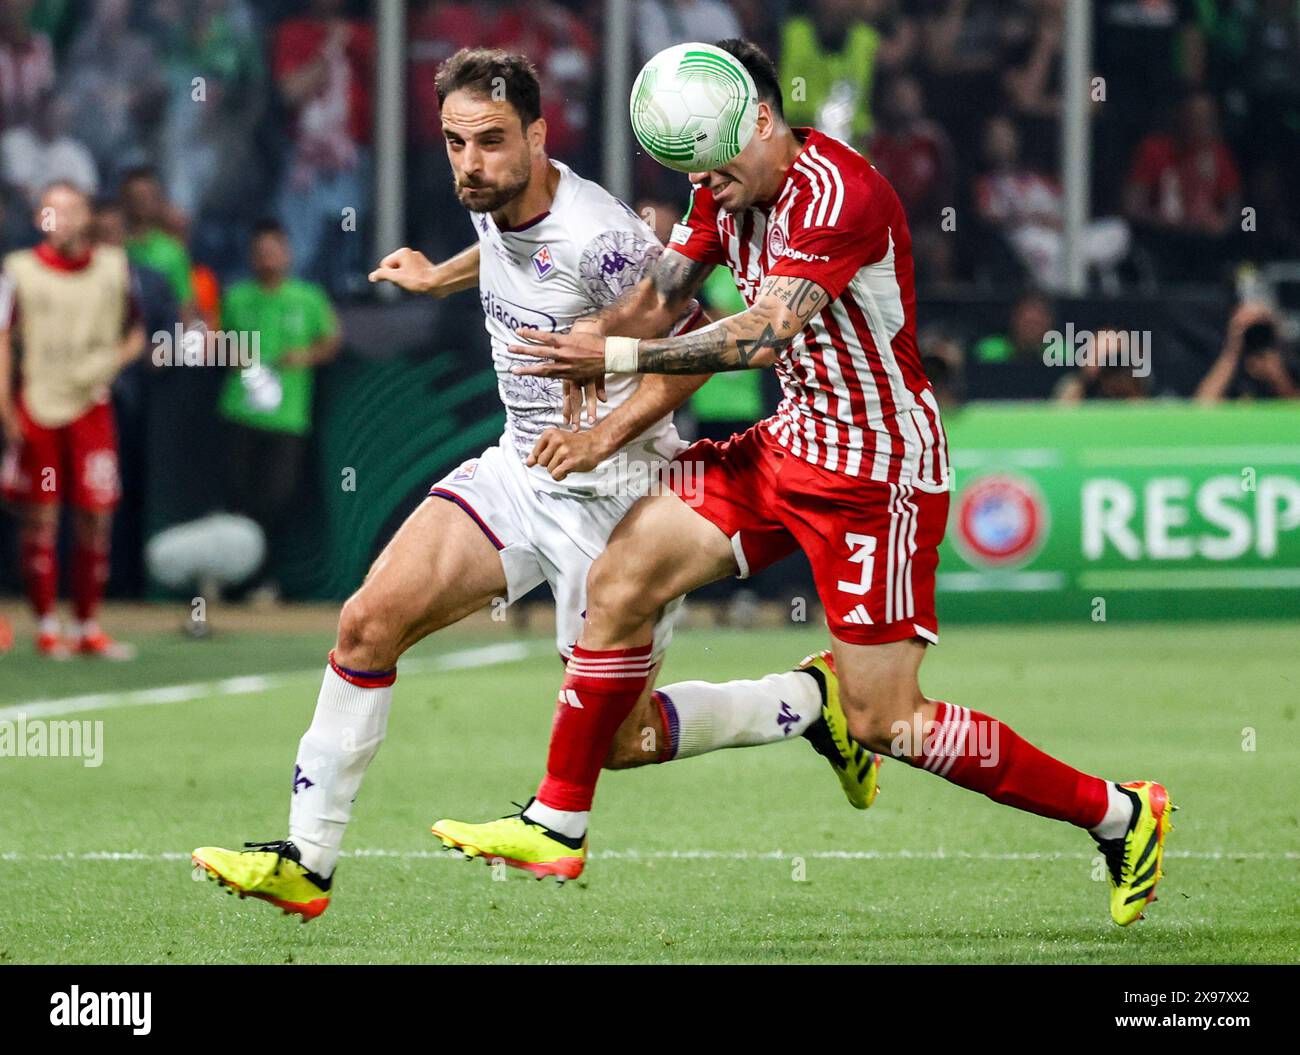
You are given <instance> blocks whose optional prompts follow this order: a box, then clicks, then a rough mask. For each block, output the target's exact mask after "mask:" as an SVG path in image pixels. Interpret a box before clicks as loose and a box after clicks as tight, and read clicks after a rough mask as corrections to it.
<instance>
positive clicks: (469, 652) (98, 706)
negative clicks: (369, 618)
mask: <svg viewBox="0 0 1300 1055" xmlns="http://www.w3.org/2000/svg"><path fill="white" fill-rule="evenodd" d="M548 647H549V646H548ZM537 648H540V646H530V645H528V644H525V643H524V642H522V641H508V642H503V643H502V644H499V645H484V646H482V647H481V648H466V649H462V650H460V651H459V652H448V653H447V654H446V655H442V656H434V657H431V658H429V659H408V660H404V661H403V662H402V663H401V665H400V667H399V673H401V674H430V673H438V672H441V671H451V670H464V669H465V668H467V667H481V666H490V665H492V664H497V663H516V662H518V661H519V660H522V659H527V658H528V657H529V656H530V655H532V654H533V652H534V651H535V650H536V649H537ZM324 669H325V668H324V666H321V667H314V668H312V669H311V670H297V671H286V672H282V673H279V674H252V675H243V676H241V677H236V678H222V679H220V680H219V681H193V682H189V683H187V684H184V685H162V686H158V687H157V688H152V689H131V690H129V691H126V692H95V693H89V694H87V695H84V696H64V697H61V698H56V699H41V700H29V701H28V702H26V703H15V704H10V705H8V706H5V707H0V720H2V719H7V718H17V717H18V716H19V715H23V716H25V717H27V718H54V717H58V716H60V715H65V714H82V713H84V712H86V711H108V710H116V709H117V708H119V707H138V706H144V705H154V706H157V705H160V704H168V703H189V702H191V701H193V700H203V699H209V698H211V697H213V696H246V695H248V694H250V693H254V692H265V691H267V690H268V689H278V688H282V687H284V686H286V685H291V684H293V683H295V682H298V681H302V680H303V679H305V678H319V677H320V676H321V672H322V671H323V670H324Z"/></svg>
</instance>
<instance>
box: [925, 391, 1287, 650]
mask: <svg viewBox="0 0 1300 1055" xmlns="http://www.w3.org/2000/svg"><path fill="white" fill-rule="evenodd" d="M945 423H946V425H947V430H948V440H949V446H950V449H951V454H952V465H953V470H954V475H955V480H956V487H955V490H954V493H953V502H952V510H951V513H950V516H949V521H948V533H947V537H946V539H945V541H944V544H943V547H942V549H941V551H940V555H941V559H940V564H939V577H938V590H939V617H940V620H941V621H944V620H953V621H1024V620H1034V619H1054V620H1056V619H1059V620H1066V619H1097V620H1101V619H1105V620H1107V621H1124V620H1140V619H1211V618H1241V619H1249V618H1279V617H1280V618H1286V617H1293V618H1295V617H1300V404H1290V405H1287V404H1272V405H1269V404H1246V403H1241V404H1227V405H1223V406H1218V407H1200V406H1196V405H1192V404H1186V403H1169V404H1164V403H1144V404H1135V403H1115V404H1083V405H1079V406H1061V405H1044V404H1009V403H998V404H973V405H971V406H968V407H966V408H963V409H960V410H955V411H949V412H947V413H946V416H945ZM1298 644H1300V643H1298Z"/></svg>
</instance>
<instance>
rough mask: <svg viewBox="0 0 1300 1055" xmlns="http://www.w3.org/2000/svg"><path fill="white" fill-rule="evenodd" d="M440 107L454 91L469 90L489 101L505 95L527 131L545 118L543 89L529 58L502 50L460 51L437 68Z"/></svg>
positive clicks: (436, 85)
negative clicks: (485, 97) (501, 94)
mask: <svg viewBox="0 0 1300 1055" xmlns="http://www.w3.org/2000/svg"><path fill="white" fill-rule="evenodd" d="M434 86H435V87H436V88H437V90H438V105H439V106H441V105H442V104H443V102H445V101H446V99H447V96H449V95H450V94H451V93H452V92H457V91H468V92H473V93H475V94H476V95H484V96H487V97H488V98H489V99H498V98H500V93H502V92H504V93H505V99H506V102H508V103H509V104H510V105H511V106H513V107H514V108H515V113H517V114H518V115H519V120H520V122H521V123H522V124H523V126H524V127H525V128H527V127H528V126H529V125H531V124H532V123H533V122H534V121H536V120H537V119H538V118H539V117H541V116H542V86H541V84H540V83H539V82H538V80H537V70H536V69H534V68H533V64H532V63H531V62H529V61H528V59H527V58H526V57H525V56H523V55H519V54H517V53H515V52H510V51H502V50H501V49H500V48H461V49H460V51H458V52H456V54H455V55H453V56H452V57H451V58H449V59H448V60H447V61H446V62H444V63H443V64H442V65H441V66H439V67H438V75H437V77H436V78H434Z"/></svg>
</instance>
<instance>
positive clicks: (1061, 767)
mask: <svg viewBox="0 0 1300 1055" xmlns="http://www.w3.org/2000/svg"><path fill="white" fill-rule="evenodd" d="M907 754H910V755H911V756H912V757H910V758H908V759H907V761H910V762H911V763H912V765H914V766H918V767H920V768H922V769H928V770H929V771H930V772H931V773H936V774H938V775H939V776H941V777H943V778H944V779H945V780H950V781H952V782H953V783H954V784H957V785H959V786H961V787H963V788H969V789H970V790H971V791H978V792H979V793H980V794H982V795H987V796H988V797H989V798H991V799H992V800H993V801H994V802H1000V803H1002V804H1003V805H1004V806H1014V807H1015V808H1016V809H1019V810H1027V811H1028V812H1030V813H1037V814H1038V815H1039V816H1040V817H1051V818H1052V819H1053V820H1058V821H1069V822H1070V823H1071V824H1077V825H1078V826H1079V827H1080V828H1095V827H1096V826H1097V825H1098V824H1100V823H1101V820H1102V818H1103V817H1104V816H1105V815H1106V802H1107V791H1106V782H1105V781H1104V780H1102V779H1101V778H1100V777H1091V776H1088V774H1086V773H1080V772H1079V771H1078V770H1077V769H1073V768H1071V767H1070V766H1067V765H1066V764H1065V763H1064V762H1059V761H1057V760H1056V759H1055V758H1053V757H1052V756H1051V755H1047V754H1044V753H1043V752H1042V751H1040V750H1038V748H1036V747H1035V746H1034V745H1033V744H1031V743H1030V742H1029V741H1028V740H1025V739H1023V738H1022V737H1021V736H1019V735H1018V734H1017V733H1016V731H1015V730H1014V729H1012V728H1011V727H1010V726H1009V725H1004V724H1003V723H1002V722H1000V721H998V720H997V719H996V718H990V717H989V716H988V715H987V714H980V713H979V712H978V711H970V710H967V709H966V708H965V707H956V706H954V705H953V704H951V703H943V702H942V701H940V702H939V710H938V713H937V714H936V715H935V721H934V724H933V725H932V726H931V725H927V726H926V728H925V730H924V735H923V736H922V737H921V743H920V750H919V751H913V752H907Z"/></svg>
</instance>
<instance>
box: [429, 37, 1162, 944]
mask: <svg viewBox="0 0 1300 1055" xmlns="http://www.w3.org/2000/svg"><path fill="white" fill-rule="evenodd" d="M719 46H721V47H723V48H724V49H726V50H727V51H729V52H730V53H731V54H733V55H735V56H736V57H737V58H738V59H740V61H741V62H742V64H743V65H744V66H745V68H746V69H747V70H748V71H749V74H750V76H751V77H752V79H753V81H754V85H755V88H756V90H757V94H758V98H759V116H758V122H757V126H756V129H755V132H754V135H753V137H752V139H751V140H750V141H749V143H748V144H747V145H746V146H745V148H744V149H743V150H742V151H741V152H740V153H739V154H738V155H737V156H736V157H735V158H733V159H732V161H731V162H729V163H728V164H726V165H724V166H722V167H721V168H719V169H716V170H713V171H710V172H699V173H692V174H691V177H690V178H691V182H692V184H693V185H694V194H693V198H692V202H691V206H690V209H689V211H688V213H687V216H686V217H685V220H684V222H683V223H681V224H679V225H677V227H676V228H675V229H674V231H673V235H672V238H671V239H670V244H669V247H668V250H667V251H666V252H665V253H664V254H663V256H662V258H661V259H660V261H659V262H658V264H657V265H656V267H655V269H654V271H653V272H652V273H651V274H650V275H649V276H648V277H646V278H645V279H643V280H642V282H641V283H640V284H639V285H638V286H637V287H635V289H633V290H631V291H630V292H629V293H628V294H626V295H625V296H624V297H623V298H622V299H621V300H620V301H618V302H616V303H615V304H613V305H611V306H610V307H609V308H607V309H605V310H604V311H602V312H600V313H599V314H597V315H596V316H594V317H592V318H591V319H590V320H584V321H583V322H582V323H580V324H579V325H575V326H574V328H573V329H572V331H571V332H570V333H568V334H550V333H546V334H543V333H541V332H539V331H533V330H521V331H519V332H520V335H521V337H523V338H525V339H526V340H527V341H529V342H533V343H530V344H523V343H522V342H521V344H520V345H518V346H512V349H511V350H512V351H516V352H529V351H531V353H532V354H534V355H537V356H538V357H539V358H540V362H539V364H538V365H537V366H529V367H524V368H520V371H521V372H524V373H533V374H539V375H541V376H547V377H563V378H566V379H568V380H570V381H574V382H590V381H591V380H592V379H598V378H601V377H603V376H604V375H605V374H607V373H666V374H672V373H683V374H688V373H689V374H698V373H702V372H715V371H722V370H739V369H746V368H756V367H768V366H774V367H775V368H776V370H777V373H778V375H779V377H780V381H781V387H782V390H783V393H784V399H783V400H782V402H781V405H780V407H779V408H778V410H777V411H776V413H775V414H774V415H773V416H772V417H770V418H768V419H766V420H764V421H761V422H759V423H758V424H756V425H754V426H753V427H752V428H750V429H749V430H748V431H747V432H744V433H742V434H741V435H738V436H733V437H732V438H731V439H730V440H729V441H727V442H726V443H722V444H718V443H714V442H711V441H704V442H701V443H697V444H695V445H694V446H693V447H690V448H689V449H687V450H686V451H684V452H683V453H682V454H681V455H680V456H679V458H678V460H677V465H676V468H678V469H679V470H680V471H679V472H676V473H674V474H672V475H671V476H670V477H669V483H670V484H677V483H680V482H681V481H684V480H688V479H689V480H690V482H691V484H692V494H695V495H702V500H701V501H699V502H698V503H688V502H687V501H684V500H683V499H684V498H685V497H687V495H686V492H685V490H679V492H678V493H677V494H674V493H664V494H657V495H652V496H650V497H647V498H643V499H641V500H640V501H639V502H638V503H637V504H636V505H634V506H633V507H632V509H631V511H630V512H629V513H628V515H627V517H626V518H625V519H624V520H623V521H622V523H621V524H620V525H619V526H618V527H617V528H616V529H615V531H614V533H613V535H612V536H611V538H610V541H609V545H608V548H607V549H606V550H605V552H604V554H603V555H602V556H601V557H599V558H598V559H597V560H596V562H595V563H594V564H593V566H592V568H591V572H590V574H589V577H588V587H587V590H588V592H587V614H586V621H585V624H584V628H583V632H582V636H581V638H580V640H579V643H578V647H577V648H576V649H575V650H574V654H573V659H572V660H571V661H570V662H569V664H568V667H567V670H566V675H565V678H564V683H563V687H562V689H561V692H560V695H559V701H558V704H557V710H556V717H555V724H554V727H553V730H552V736H551V746H550V754H549V757H548V760H547V773H546V778H545V779H544V780H543V781H542V784H541V786H540V788H539V789H538V792H537V795H536V797H535V798H534V799H533V800H532V801H531V802H530V803H529V804H528V806H526V807H525V808H524V809H523V810H521V811H520V812H519V813H518V814H515V815H512V816H508V817H505V818H502V819H500V820H497V821H492V822H489V823H487V824H465V823H462V822H457V821H439V822H438V823H437V824H436V825H435V826H434V833H435V835H437V836H438V837H439V838H441V839H442V841H443V843H444V844H445V845H447V846H449V847H455V848H458V849H461V850H462V851H464V852H467V853H469V854H471V855H482V856H484V857H485V858H487V859H489V860H491V859H493V858H496V857H500V858H502V859H503V860H505V861H506V862H507V863H508V864H513V865H517V866H520V867H526V868H528V870H529V871H532V872H534V874H539V870H538V867H537V865H538V863H539V862H541V863H545V864H548V865H554V866H555V867H556V868H557V870H560V869H562V870H564V873H565V874H567V875H569V876H570V877H572V875H573V874H575V871H578V870H580V869H581V866H582V864H583V863H584V861H585V854H586V844H585V841H584V840H583V839H582V838H581V837H575V836H574V835H573V834H572V833H573V832H574V831H575V830H581V831H584V832H585V821H586V814H587V811H588V810H589V809H590V806H591V801H592V796H593V792H594V788H595V784H596V778H597V776H598V775H599V772H600V768H601V763H602V761H603V760H604V758H605V756H606V754H607V753H608V750H609V745H610V743H611V741H612V739H613V737H614V734H615V732H616V731H617V730H618V728H619V725H620V724H621V723H622V721H623V720H624V718H625V717H626V716H627V715H628V714H629V713H631V712H632V710H633V708H635V707H644V706H645V703H646V699H647V697H651V695H652V692H653V687H652V686H651V685H650V665H649V663H650V641H651V629H652V627H653V624H654V620H655V615H656V613H657V612H658V611H659V610H660V609H661V608H662V607H663V606H664V605H665V604H667V603H669V602H670V601H672V600H673V599H674V598H676V597H678V596H681V595H682V594H685V593H689V592H690V591H691V590H694V589H696V588H697V587H700V586H703V585H704V584H706V583H709V582H712V581H714V580H716V579H719V578H722V577H724V576H727V575H739V576H741V577H744V576H748V575H752V574H754V573H756V572H758V571H760V570H761V569H762V568H764V567H766V566H767V565H769V564H771V563H773V562H774V561H776V560H778V559H780V558H781V557H784V556H786V555H787V554H789V553H791V552H793V551H794V550H795V549H800V550H802V551H803V552H804V554H805V555H806V556H807V557H808V560H809V563H810V564H811V566H812V571H813V576H814V580H815V582H816V585H817V591H818V595H819V597H820V599H821V601H822V604H823V606H824V608H825V611H826V621H827V624H828V628H829V630H830V633H831V656H829V657H827V660H826V661H825V663H824V675H825V677H826V678H827V679H828V681H830V682H831V685H830V689H831V691H832V692H836V693H838V696H839V701H840V705H841V707H842V715H843V718H844V722H845V726H846V728H845V729H844V730H841V731H840V732H842V733H843V734H844V735H845V736H846V738H851V740H852V741H856V742H857V743H858V744H861V745H863V746H865V747H866V748H867V749H869V750H872V751H878V752H881V753H882V754H883V753H889V754H892V755H893V756H894V757H896V758H898V759H900V760H901V761H903V762H906V763H908V764H911V765H913V766H915V767H918V768H921V769H925V770H927V771H929V772H931V773H934V774H936V775H937V776H941V777H943V778H945V779H947V780H949V781H951V782H952V783H954V784H957V785H959V786H961V787H964V788H968V789H970V790H972V791H978V792H980V793H982V794H984V795H987V796H988V797H989V798H991V799H993V800H994V801H995V802H999V803H1002V804H1004V805H1008V806H1014V807H1016V808H1018V809H1022V810H1027V811H1029V812H1032V813H1037V814H1039V815H1041V816H1044V817H1050V818H1054V819H1057V820H1063V821H1068V822H1070V823H1072V824H1075V825H1077V826H1079V827H1081V828H1083V829H1085V830H1087V831H1089V832H1090V833H1091V835H1092V837H1093V838H1094V839H1095V840H1096V841H1097V843H1098V845H1099V847H1100V849H1101V851H1102V853H1103V854H1104V856H1105V857H1106V859H1107V862H1108V864H1109V869H1110V879H1111V899H1110V900H1111V914H1112V917H1113V918H1114V920H1115V921H1116V922H1117V923H1119V924H1121V925H1124V924H1128V923H1131V922H1132V921H1133V920H1135V919H1137V918H1139V916H1140V914H1141V911H1142V909H1143V907H1144V906H1145V905H1146V904H1147V903H1148V902H1149V901H1150V900H1151V899H1152V898H1153V897H1154V891H1155V885H1156V882H1157V881H1158V880H1159V878H1160V874H1161V863H1162V856H1163V847H1164V838H1165V834H1166V832H1167V831H1168V829H1169V813H1170V811H1171V808H1172V807H1171V806H1170V803H1169V798H1168V795H1167V793H1166V791H1165V789H1164V788H1163V787H1162V786H1161V785H1159V784H1157V783H1154V782H1152V781H1137V782H1133V783H1128V784H1117V783H1113V782H1110V781H1107V780H1103V779H1101V778H1100V777H1095V776H1089V775H1087V774H1085V773H1081V772H1079V771H1078V770H1075V769H1073V768H1071V767H1070V766H1068V765H1066V764H1065V763H1063V762H1060V761H1058V760H1056V759H1055V758H1052V757H1050V756H1049V755H1047V754H1045V753H1044V752H1042V751H1040V750H1039V749H1038V748H1036V747H1034V746H1033V745H1032V744H1030V743H1028V742H1027V741H1026V740H1024V739H1022V738H1021V737H1020V736H1019V735H1017V734H1016V733H1015V732H1014V731H1013V730H1012V729H1011V728H1010V727H1008V726H1006V725H1004V724H1002V723H1001V722H999V721H998V720H997V719H996V718H992V717H989V716H988V715H985V714H980V713H978V712H976V711H971V710H968V709H967V708H965V707H962V706H959V705H956V704H950V703H946V702H944V701H942V700H936V699H931V698H928V697H926V696H925V695H923V694H922V692H921V689H920V685H919V681H918V672H919V668H920V665H921V661H922V659H923V658H924V656H925V650H926V648H927V647H928V646H929V645H930V644H934V643H937V641H938V623H937V621H936V619H935V604H934V590H935V568H936V565H937V563H938V546H939V543H940V541H941V540H942V538H943V532H944V526H945V522H946V520H947V515H948V492H949V486H950V473H949V468H948V452H947V443H946V438H945V436H944V431H943V425H942V423H941V421H940V416H939V408H938V404H937V402H936V401H935V398H934V393H933V391H932V389H931V386H930V383H929V381H928V380H927V379H926V377H925V373H924V371H923V370H922V368H921V364H920V359H919V356H918V354H917V348H916V339H915V333H916V321H915V314H914V309H915V297H914V292H913V281H912V253H911V236H910V234H909V232H908V227H907V222H906V219H905V217H904V214H903V209H902V206H901V205H900V204H899V200H898V197H897V195H896V194H895V193H894V191H893V188H892V187H890V185H889V184H888V183H887V182H886V181H885V179H884V178H883V177H882V176H881V175H880V174H879V173H878V172H877V171H876V170H875V169H874V168H873V167H872V166H871V164H870V163H869V162H868V161H867V160H866V159H865V158H863V157H862V156H861V155H860V154H858V153H857V152H855V151H854V150H853V149H852V148H850V147H849V146H847V145H846V144H844V143H842V142H840V141H838V140H836V139H833V138H831V137H829V136H826V135H823V134H821V133H820V132H818V131H816V130H815V129H809V128H791V127H789V126H788V125H787V124H786V123H785V120H784V118H783V115H782V108H781V94H780V87H779V84H778V82H777V79H776V75H775V71H774V70H773V68H772V64H771V62H770V60H768V59H767V57H766V56H764V55H763V54H762V52H761V51H759V50H758V49H757V48H756V47H754V46H753V45H751V44H748V43H745V42H741V41H724V42H721V44H720V45H719ZM719 264H721V265H725V266H727V267H730V268H731V270H732V271H733V273H734V274H735V276H736V281H737V283H738V285H739V286H740V288H741V292H742V294H743V295H744V297H745V301H746V303H747V304H748V310H746V311H744V312H742V313H740V314H738V315H734V316H732V317H730V318H727V319H724V320H722V321H721V322H718V323H715V324H713V325H711V326H708V327H706V328H704V329H700V330H696V331H694V332H691V333H686V334H682V335H680V336H676V337H669V338H663V339H642V340H635V339H632V338H627V337H620V336H618V334H620V333H622V332H624V331H623V329H621V328H620V327H621V325H624V324H625V320H628V319H631V318H637V319H641V320H644V319H645V318H647V317H653V318H657V319H660V320H662V323H663V327H662V330H661V331H659V332H665V333H666V332H667V331H668V327H669V326H670V325H671V323H672V320H674V319H675V318H676V317H677V315H678V314H679V313H680V309H681V306H682V305H683V304H684V303H686V301H687V300H689V298H690V297H691V296H693V295H694V293H695V291H696V290H697V289H698V288H699V286H700V284H701V283H702V282H703V281H704V279H705V278H706V277H707V275H708V273H709V272H710V271H711V270H712V268H713V267H714V266H715V265H719ZM641 332H644V330H642V331H641ZM538 345H541V347H539V346H538ZM701 474H702V475H701ZM658 711H659V713H660V715H661V717H660V723H661V725H662V726H663V728H662V729H661V730H660V732H661V733H663V734H664V735H667V736H669V737H671V735H672V720H671V713H670V711H668V710H667V709H666V708H663V707H661V708H658ZM655 712H656V709H655V708H650V709H649V711H648V713H650V714H654V713H655Z"/></svg>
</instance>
